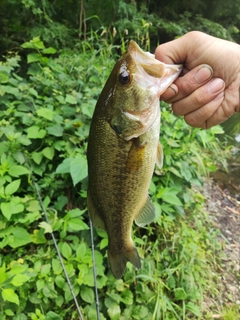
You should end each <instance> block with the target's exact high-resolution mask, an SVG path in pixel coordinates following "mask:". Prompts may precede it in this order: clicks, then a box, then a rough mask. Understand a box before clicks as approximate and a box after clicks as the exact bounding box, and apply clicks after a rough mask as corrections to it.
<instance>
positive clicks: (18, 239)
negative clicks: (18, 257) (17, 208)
mask: <svg viewBox="0 0 240 320" xmlns="http://www.w3.org/2000/svg"><path fill="white" fill-rule="evenodd" d="M12 234H13V239H11V241H10V242H9V246H10V247H12V248H18V247H21V246H24V245H26V244H28V243H30V242H32V239H31V236H30V234H29V233H28V232H27V231H26V230H25V229H23V228H21V227H15V229H14V231H13V233H12Z"/></svg>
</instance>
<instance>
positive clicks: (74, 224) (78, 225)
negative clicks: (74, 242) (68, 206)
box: [68, 218, 89, 231]
mask: <svg viewBox="0 0 240 320" xmlns="http://www.w3.org/2000/svg"><path fill="white" fill-rule="evenodd" d="M68 227H69V228H71V229H72V230H75V231H80V230H89V227H88V225H87V224H86V223H85V222H83V221H82V220H81V219H80V218H74V219H71V220H69V221H68Z"/></svg>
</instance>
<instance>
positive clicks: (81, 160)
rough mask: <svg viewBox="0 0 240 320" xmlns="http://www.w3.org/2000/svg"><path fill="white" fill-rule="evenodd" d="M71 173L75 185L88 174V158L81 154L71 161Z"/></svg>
mask: <svg viewBox="0 0 240 320" xmlns="http://www.w3.org/2000/svg"><path fill="white" fill-rule="evenodd" d="M70 174H71V177H72V181H73V185H74V186H75V185H76V184H77V183H78V182H80V181H82V180H83V179H84V178H86V177H87V175H88V167H87V160H86V158H85V157H83V156H80V157H78V158H75V159H73V160H72V161H71V164H70Z"/></svg>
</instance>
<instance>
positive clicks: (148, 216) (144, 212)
mask: <svg viewBox="0 0 240 320" xmlns="http://www.w3.org/2000/svg"><path fill="white" fill-rule="evenodd" d="M154 219H155V208H154V205H153V203H152V200H151V198H150V197H148V198H147V201H146V203H145V205H144V207H143V208H142V209H141V211H140V212H139V214H138V216H137V217H136V219H135V223H136V224H137V225H138V226H139V227H144V226H145V225H146V224H149V223H151V222H153V220H154Z"/></svg>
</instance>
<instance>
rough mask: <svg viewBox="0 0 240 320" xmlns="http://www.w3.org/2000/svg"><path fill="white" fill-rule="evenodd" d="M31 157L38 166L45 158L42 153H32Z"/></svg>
mask: <svg viewBox="0 0 240 320" xmlns="http://www.w3.org/2000/svg"><path fill="white" fill-rule="evenodd" d="M31 156H32V159H33V161H34V162H35V163H36V164H40V163H41V161H42V158H43V154H42V152H32V154H31Z"/></svg>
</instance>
